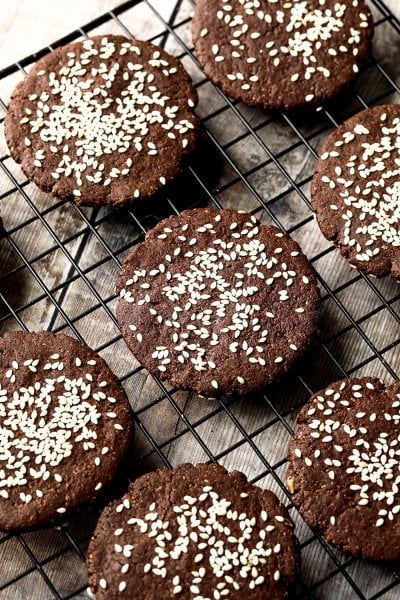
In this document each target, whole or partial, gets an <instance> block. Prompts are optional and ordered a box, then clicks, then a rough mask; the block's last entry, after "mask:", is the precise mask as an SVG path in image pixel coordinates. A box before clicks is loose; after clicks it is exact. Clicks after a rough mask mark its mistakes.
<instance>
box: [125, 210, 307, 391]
mask: <svg viewBox="0 0 400 600" xmlns="http://www.w3.org/2000/svg"><path fill="white" fill-rule="evenodd" d="M117 292H118V294H119V296H120V300H119V303H118V307H117V318H118V322H119V324H120V327H121V330H122V334H123V336H124V339H125V341H126V343H127V344H128V346H129V348H130V349H131V350H132V352H133V353H134V354H135V356H136V358H137V359H138V361H139V362H141V363H142V364H143V365H144V366H145V367H146V368H147V369H148V370H149V371H150V372H151V373H152V374H154V375H158V376H159V377H161V378H162V379H166V380H168V381H170V382H171V383H172V384H173V385H174V386H176V387H179V388H183V389H189V390H194V391H196V392H198V393H199V394H202V395H205V396H218V395H221V394H228V395H233V394H241V395H242V394H245V393H247V392H250V391H253V390H257V389H259V388H261V387H263V386H264V385H265V384H267V383H272V382H274V381H276V380H278V379H279V378H280V377H281V376H282V375H283V374H284V373H286V372H287V371H288V369H289V368H290V367H291V366H292V364H293V363H294V362H295V361H296V360H297V359H298V357H299V356H300V355H301V354H302V352H303V351H304V350H305V349H306V348H307V346H308V345H309V343H310V340H311V338H312V336H313V334H314V333H315V330H316V326H317V318H318V304H319V292H318V288H317V286H316V278H315V274H314V271H313V269H312V267H311V266H310V264H309V262H308V261H307V259H306V257H305V256H304V255H303V254H302V252H301V250H300V248H299V246H298V244H296V242H294V241H293V240H292V239H291V238H290V237H289V236H288V235H286V234H283V233H282V232H281V231H279V230H278V229H276V228H275V227H272V226H270V225H261V224H260V223H259V222H258V221H257V219H256V218H255V217H253V216H250V215H249V214H247V213H237V212H236V211H233V210H223V211H217V210H212V209H208V208H207V209H204V208H203V209H196V210H191V211H186V212H183V213H182V214H180V215H178V216H173V217H170V218H168V219H166V220H165V221H163V222H161V223H159V224H158V225H157V226H156V227H155V228H154V229H152V230H151V231H149V232H148V233H147V236H146V239H145V241H144V242H143V243H141V244H138V245H136V246H134V248H133V249H132V250H131V252H130V253H129V255H128V257H127V259H126V260H125V262H124V265H123V269H122V273H121V275H120V277H119V279H118V283H117Z"/></svg>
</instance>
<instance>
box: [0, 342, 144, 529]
mask: <svg viewBox="0 0 400 600" xmlns="http://www.w3.org/2000/svg"><path fill="white" fill-rule="evenodd" d="M0 430H1V440H2V441H1V448H0V530H2V531H19V530H22V529H28V528H32V527H36V526H39V525H46V524H49V523H50V522H52V521H53V520H54V519H55V518H57V517H60V516H61V515H63V514H64V513H65V512H67V511H68V510H70V509H72V508H75V507H76V506H78V505H79V504H81V503H83V502H87V501H89V500H91V499H93V498H94V497H95V496H96V495H97V493H98V491H99V490H100V489H101V488H102V487H103V485H106V484H108V483H109V482H110V480H111V479H112V477H113V475H114V474H115V471H116V469H117V467H118V465H119V463H120V461H121V459H122V457H123V455H124V454H125V452H126V450H127V448H128V445H129V443H130V441H131V436H132V421H131V416H130V407H129V403H128V400H127V398H126V395H125V393H124V391H123V388H122V386H121V385H120V383H119V381H118V380H117V378H116V377H115V375H113V374H112V372H111V371H110V369H109V368H108V366H107V365H106V363H105V362H104V360H103V359H102V358H101V357H100V356H98V355H97V354H96V353H95V352H93V350H91V349H90V348H88V347H87V346H85V345H84V344H81V343H80V342H77V341H76V340H74V339H73V338H71V337H69V336H66V335H54V334H51V333H45V332H40V333H24V332H15V333H7V334H5V335H4V336H3V337H1V338H0Z"/></svg>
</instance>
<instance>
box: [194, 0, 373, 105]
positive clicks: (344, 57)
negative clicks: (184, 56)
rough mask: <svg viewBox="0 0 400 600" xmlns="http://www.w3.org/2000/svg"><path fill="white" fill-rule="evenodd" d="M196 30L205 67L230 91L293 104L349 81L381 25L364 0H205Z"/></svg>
mask: <svg viewBox="0 0 400 600" xmlns="http://www.w3.org/2000/svg"><path fill="white" fill-rule="evenodd" d="M192 31H193V41H194V46H195V50H196V54H197V57H198V59H199V61H200V63H201V65H202V66H203V69H204V72H205V73H206V75H207V76H208V77H209V78H210V79H211V81H213V82H214V83H215V84H216V85H218V86H219V87H220V88H221V89H222V90H223V91H224V92H225V93H226V94H228V95H229V96H231V97H232V98H234V99H236V100H241V101H242V102H244V103H245V104H248V105H260V106H263V107H264V108H266V109H274V108H289V109H291V108H296V107H301V106H307V105H320V104H321V103H323V102H325V101H327V100H329V99H331V98H332V97H334V96H335V95H336V94H337V93H338V92H339V91H340V90H341V89H342V88H343V87H344V86H345V85H347V84H348V83H349V82H350V81H351V80H352V79H353V78H354V77H355V76H356V74H357V73H358V72H359V70H360V67H361V66H362V65H363V64H364V63H365V61H366V59H367V58H368V56H369V53H370V48H371V40H372V37H373V32H374V27H373V20H372V15H371V13H370V11H369V9H368V7H367V6H366V4H365V2H364V0H351V1H350V2H338V0H304V1H301V2H299V1H298V0H261V1H259V0H238V1H235V2H234V1H232V0H197V3H196V9H195V15H194V19H193V28H192Z"/></svg>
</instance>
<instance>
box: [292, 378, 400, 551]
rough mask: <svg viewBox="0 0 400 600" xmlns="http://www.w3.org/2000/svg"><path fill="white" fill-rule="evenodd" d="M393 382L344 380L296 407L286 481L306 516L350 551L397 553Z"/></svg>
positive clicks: (397, 411)
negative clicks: (296, 412) (294, 432)
mask: <svg viewBox="0 0 400 600" xmlns="http://www.w3.org/2000/svg"><path fill="white" fill-rule="evenodd" d="M399 422H400V383H399V382H397V383H395V384H394V385H391V386H389V387H387V388H386V389H385V387H384V385H383V383H382V382H381V381H379V380H378V379H374V378H371V377H364V378H360V379H356V378H353V379H347V380H344V381H338V382H336V383H333V384H332V385H330V386H329V387H328V388H327V389H325V390H323V391H321V392H318V393H317V394H315V395H314V396H313V397H312V398H311V400H310V402H309V403H308V404H307V405H306V406H304V407H303V409H302V410H301V412H300V414H299V416H298V420H297V425H298V426H297V431H296V435H295V437H294V439H293V440H292V442H291V444H290V448H289V461H290V468H289V474H288V487H289V490H290V491H291V492H292V494H293V502H294V503H295V504H296V505H297V507H298V509H299V511H300V514H301V515H302V517H303V518H304V520H305V521H306V523H307V524H308V525H309V526H310V527H313V528H315V529H317V530H319V531H321V532H322V534H323V535H324V536H325V538H326V539H327V541H328V542H330V543H331V544H332V545H334V546H336V547H339V548H341V549H342V550H344V551H345V552H349V553H350V554H352V555H353V556H355V557H362V558H365V559H370V560H381V561H397V560H399V558H400V518H399V511H400V492H399V485H400V435H399V433H400V432H399Z"/></svg>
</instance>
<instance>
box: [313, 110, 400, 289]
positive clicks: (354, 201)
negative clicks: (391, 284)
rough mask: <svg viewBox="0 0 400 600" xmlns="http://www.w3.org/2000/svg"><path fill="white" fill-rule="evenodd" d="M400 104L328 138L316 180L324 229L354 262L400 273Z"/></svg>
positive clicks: (361, 116) (316, 204)
mask: <svg viewBox="0 0 400 600" xmlns="http://www.w3.org/2000/svg"><path fill="white" fill-rule="evenodd" d="M399 175H400V106H398V105H394V104H393V105H388V106H376V107H375V108H370V109H367V110H364V111H362V112H360V113H358V114H357V115H355V116H354V117H352V118H351V119H348V120H347V121H345V123H343V125H341V126H340V127H338V128H337V129H336V130H335V131H334V132H333V133H331V135H330V136H329V137H328V139H327V140H326V142H325V144H324V146H323V148H322V154H321V157H320V159H319V160H318V162H317V166H316V170H315V174H314V178H313V181H312V190H311V196H312V206H313V209H314V211H315V213H316V216H317V221H318V224H319V226H320V228H321V231H322V233H323V234H324V235H325V237H327V238H328V240H332V241H333V243H334V244H335V245H336V246H338V247H339V249H340V252H341V253H342V255H343V256H344V257H345V258H347V259H348V260H349V261H350V263H351V264H352V265H354V266H355V267H357V268H358V269H360V270H361V271H364V272H365V273H370V274H372V275H377V276H378V277H382V276H383V275H388V274H389V273H391V274H392V275H393V277H396V278H397V279H399V278H400V182H399Z"/></svg>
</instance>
